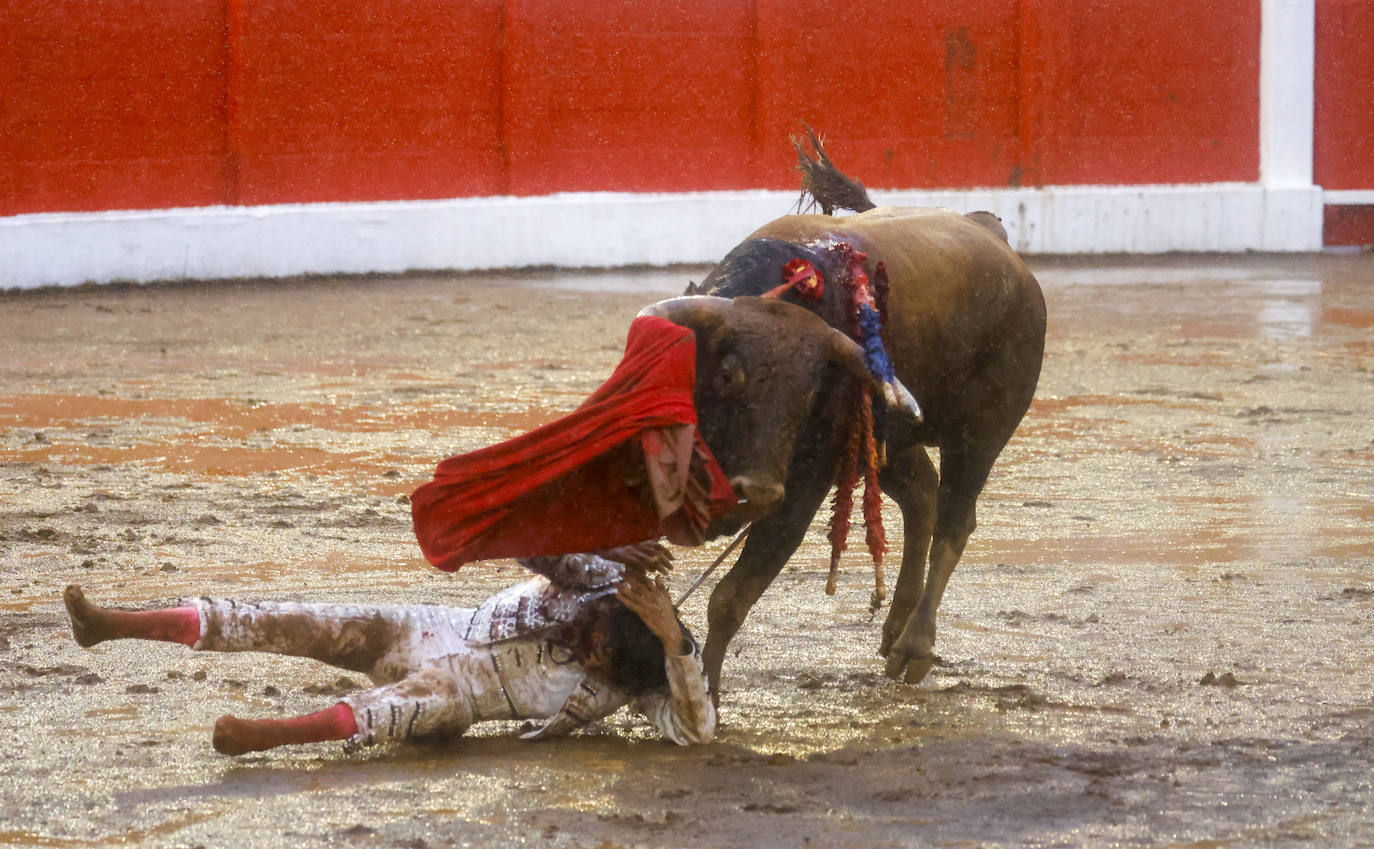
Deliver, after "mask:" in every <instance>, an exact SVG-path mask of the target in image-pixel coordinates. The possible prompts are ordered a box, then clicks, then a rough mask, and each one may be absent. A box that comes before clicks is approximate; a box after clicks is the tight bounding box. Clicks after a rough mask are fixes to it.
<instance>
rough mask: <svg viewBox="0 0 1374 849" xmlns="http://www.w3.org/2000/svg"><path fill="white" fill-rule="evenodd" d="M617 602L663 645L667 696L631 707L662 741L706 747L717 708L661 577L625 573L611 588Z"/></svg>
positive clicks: (644, 698) (697, 655)
mask: <svg viewBox="0 0 1374 849" xmlns="http://www.w3.org/2000/svg"><path fill="white" fill-rule="evenodd" d="M616 595H617V596H618V597H619V598H620V601H621V603H622V604H624V605H625V606H626V607H628V608H629V609H630V610H632V611H634V613H635V615H637V616H638V617H639V618H640V619H641V620H643V622H644V624H645V626H647V627H648V629H649V630H650V631H652V632H653V633H654V636H656V637H658V639H659V641H660V642H661V643H663V655H664V659H663V664H664V671H665V672H666V673H667V676H668V692H667V693H664V692H663V691H662V690H658V691H655V692H652V693H648V694H645V695H643V696H640V697H639V698H638V699H637V700H636V705H635V706H636V708H637V709H638V710H639V711H640V712H641V713H643V714H644V715H645V716H646V717H648V718H649V721H650V722H652V723H653V724H654V725H655V726H657V727H658V730H659V733H660V734H662V735H663V736H664V738H666V739H668V740H671V741H672V742H674V743H677V744H678V745H679V746H685V745H687V744H689V743H709V742H710V741H711V739H712V738H713V737H714V736H715V733H716V709H715V706H714V705H713V704H712V702H711V695H710V687H709V686H708V684H707V682H706V673H705V671H704V669H703V667H702V664H701V652H700V650H699V649H698V648H697V645H696V643H694V642H693V641H692V639H691V638H690V637H689V636H688V635H687V631H686V629H685V628H683V627H682V625H681V623H680V622H679V621H678V618H677V611H675V610H674V609H673V602H672V599H671V598H670V597H669V595H668V588H667V586H666V585H665V584H664V583H663V579H662V578H659V579H657V580H654V579H651V578H649V577H648V576H647V575H644V574H642V573H637V572H629V573H627V574H626V575H625V578H624V580H623V581H622V582H621V583H620V586H619V587H617V589H616Z"/></svg>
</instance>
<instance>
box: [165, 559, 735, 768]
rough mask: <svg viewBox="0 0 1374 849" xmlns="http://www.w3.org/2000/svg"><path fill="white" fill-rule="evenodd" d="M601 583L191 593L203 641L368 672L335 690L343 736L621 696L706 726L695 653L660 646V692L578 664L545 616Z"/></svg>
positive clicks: (569, 723) (708, 714)
mask: <svg viewBox="0 0 1374 849" xmlns="http://www.w3.org/2000/svg"><path fill="white" fill-rule="evenodd" d="M609 592H611V590H610V589H609V588H605V589H599V590H596V591H591V592H588V591H575V590H567V589H560V588H558V587H556V586H552V585H550V584H549V582H548V581H547V580H546V579H544V578H536V579H534V580H532V581H527V582H525V583H523V584H519V585H516V586H514V587H510V588H509V589H507V590H505V591H503V592H501V593H498V594H497V595H495V596H493V597H491V598H490V599H488V600H487V601H485V602H483V603H482V605H481V606H479V607H478V608H476V609H469V608H450V607H440V606H436V605H405V606H403V605H389V606H373V605H353V604H302V603H295V602H259V603H244V602H237V601H230V600H213V599H207V598H201V599H195V600H191V601H189V602H188V603H190V604H194V605H195V606H196V607H197V609H198V610H199V611H200V619H201V635H200V639H199V640H198V641H197V643H196V645H195V646H194V648H195V649H197V650H205V651H265V652H273V653H276V654H284V655H293V656H298V657H309V658H314V659H316V660H320V661H323V662H325V663H328V664H330V665H333V666H337V667H340V668H342V669H347V670H350V671H353V672H358V673H362V674H365V675H367V676H368V677H370V678H371V679H372V681H373V683H374V684H378V685H380V686H377V687H376V688H374V689H371V690H367V691H364V692H361V693H356V694H352V695H349V696H346V697H344V698H343V699H341V701H343V702H344V703H345V704H347V705H348V706H349V707H350V708H351V709H352V710H353V714H354V719H355V721H356V723H357V727H358V733H357V734H356V735H355V736H354V737H353V738H352V739H351V740H350V741H349V743H350V745H353V746H356V745H370V744H372V743H374V742H380V741H384V740H401V739H408V738H411V737H423V736H427V735H434V734H461V733H462V732H463V731H464V730H465V729H466V728H467V727H468V726H470V725H471V724H472V723H474V722H480V721H482V720H492V719H536V718H538V719H548V720H549V721H548V723H547V724H546V725H545V726H544V727H543V728H542V729H540V730H539V731H536V732H534V733H533V734H531V735H529V736H549V735H556V734H563V733H567V732H568V731H571V730H573V729H576V728H579V727H581V726H582V725H585V724H586V723H587V722H590V721H592V720H595V719H599V718H601V717H603V716H606V715H608V714H610V713H612V712H614V711H615V710H617V709H618V708H620V707H621V706H622V705H625V704H627V703H629V702H631V701H634V702H635V703H636V707H637V708H638V710H639V711H640V712H641V713H643V714H644V715H645V716H646V717H647V718H648V719H649V720H650V721H651V722H653V724H654V725H655V726H657V727H658V729H659V731H660V733H661V734H662V735H663V736H664V737H665V738H667V739H669V740H671V741H673V742H675V743H680V744H682V743H692V742H705V741H707V740H710V739H711V737H712V736H713V735H714V732H715V710H714V708H713V706H712V705H711V701H710V698H709V694H708V691H707V685H706V680H705V676H704V674H703V672H702V667H701V660H700V655H699V653H698V652H697V651H696V650H695V649H694V651H693V652H692V654H690V655H686V656H683V657H677V656H674V655H671V654H669V655H667V656H666V659H665V671H666V672H667V676H668V683H669V687H668V688H667V689H668V692H651V693H648V694H644V695H641V696H639V697H638V698H637V699H635V698H633V697H632V696H631V695H630V694H629V693H626V692H624V691H622V690H620V689H619V688H617V687H615V686H613V685H611V684H610V683H608V682H604V681H601V680H599V679H597V678H595V677H593V676H590V675H588V674H587V672H586V670H585V669H584V668H583V666H582V665H581V664H580V663H578V662H577V660H576V659H575V658H574V656H573V654H572V652H571V651H570V650H569V649H568V648H567V647H566V646H564V645H561V644H560V643H557V642H554V641H553V640H552V639H550V637H549V635H550V633H551V631H552V629H551V628H550V627H549V626H550V625H552V624H556V623H557V622H558V621H560V620H563V619H566V618H568V617H570V616H571V615H572V613H573V612H574V611H575V610H576V609H577V608H578V607H580V605H581V604H583V603H585V602H586V601H589V600H591V599H594V598H599V597H601V596H604V595H606V594H608V593H609Z"/></svg>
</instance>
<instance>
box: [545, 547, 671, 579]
mask: <svg viewBox="0 0 1374 849" xmlns="http://www.w3.org/2000/svg"><path fill="white" fill-rule="evenodd" d="M672 561H673V557H672V555H671V554H669V553H668V550H667V549H666V548H664V547H663V546H662V545H660V544H659V543H657V542H654V541H649V542H639V543H635V544H633V545H622V546H618V547H616V548H608V549H605V550H604V551H598V552H588V553H585V554H558V555H549V556H544V557H522V558H520V560H519V561H518V562H519V563H520V565H521V566H524V567H525V568H526V569H529V570H530V571H532V572H535V573H536V574H539V575H543V576H544V577H545V578H548V579H549V583H551V584H555V585H557V586H559V587H563V588H565V589H570V590H594V589H601V588H603V587H608V586H610V585H611V584H612V583H614V582H615V581H617V580H619V579H620V576H621V575H622V574H623V573H624V571H625V567H626V566H630V567H633V568H637V569H641V570H643V571H647V572H655V571H658V572H666V571H668V570H669V569H671V568H672Z"/></svg>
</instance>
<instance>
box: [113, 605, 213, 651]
mask: <svg viewBox="0 0 1374 849" xmlns="http://www.w3.org/2000/svg"><path fill="white" fill-rule="evenodd" d="M124 616H127V617H128V618H127V619H123V617H120V618H119V619H117V620H116V621H115V622H114V623H112V624H113V625H114V626H115V630H118V631H121V632H123V633H119V634H117V635H116V636H121V637H123V636H128V637H139V638H141V639H144V640H162V641H164V642H168V643H181V644H182V645H186V646H194V645H195V644H196V643H197V642H199V641H200V610H199V609H197V608H195V607H169V608H167V609H166V610H137V611H132V612H127V613H125V614H124ZM120 620H122V621H120Z"/></svg>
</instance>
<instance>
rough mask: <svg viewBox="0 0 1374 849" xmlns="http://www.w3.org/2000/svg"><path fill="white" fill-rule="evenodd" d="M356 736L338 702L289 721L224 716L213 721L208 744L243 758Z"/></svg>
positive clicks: (354, 726) (353, 725)
mask: <svg viewBox="0 0 1374 849" xmlns="http://www.w3.org/2000/svg"><path fill="white" fill-rule="evenodd" d="M357 733H358V725H357V722H356V720H355V719H354V717H353V709H352V708H350V707H349V706H348V705H346V704H344V703H343V702H339V703H338V704H336V705H334V707H332V708H327V709H325V710H322V711H318V712H316V713H312V714H307V715H306V716H295V717H291V718H290V719H239V718H238V717H235V716H230V715H229V714H225V715H224V716H221V717H220V718H219V719H218V720H216V721H215V733H214V736H213V737H212V738H211V742H212V743H213V744H214V747H215V751H216V752H219V753H220V754H222V755H243V754H247V753H248V752H261V751H265V750H267V749H275V748H276V747H277V746H286V745H290V744H292V743H323V742H326V741H329V740H347V739H348V738H350V737H352V736H353V735H354V734H357Z"/></svg>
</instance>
